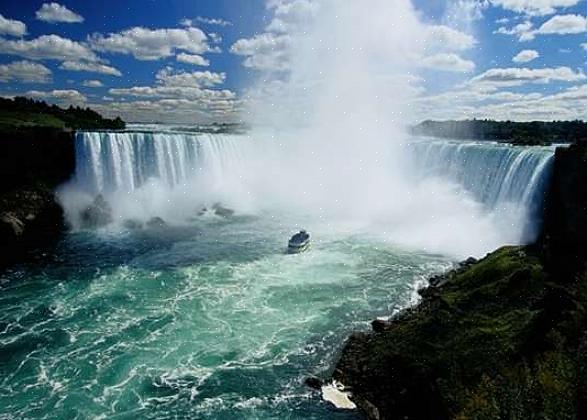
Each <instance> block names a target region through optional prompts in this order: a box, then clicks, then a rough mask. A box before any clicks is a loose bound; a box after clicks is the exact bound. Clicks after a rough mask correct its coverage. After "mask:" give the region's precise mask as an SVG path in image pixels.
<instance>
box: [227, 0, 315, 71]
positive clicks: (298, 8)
mask: <svg viewBox="0 0 587 420" xmlns="http://www.w3.org/2000/svg"><path fill="white" fill-rule="evenodd" d="M267 8H268V10H269V12H270V13H272V14H273V18H272V19H271V21H270V22H269V24H268V25H267V26H266V28H265V32H263V33H261V34H257V35H255V36H253V37H251V38H241V39H239V40H237V41H236V42H235V43H234V44H233V45H232V47H231V48H230V52H232V53H233V54H235V55H239V56H241V57H244V58H245V59H244V60H243V65H244V66H245V67H247V68H251V69H255V70H262V71H268V72H283V71H287V70H288V69H289V68H290V60H291V57H290V52H291V51H290V50H291V42H292V35H294V34H296V33H301V32H304V30H305V28H307V27H308V23H310V22H311V20H312V19H313V18H314V16H315V14H316V10H317V5H316V2H312V1H309V0H269V1H268V2H267Z"/></svg>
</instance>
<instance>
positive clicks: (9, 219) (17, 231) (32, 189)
mask: <svg viewBox="0 0 587 420" xmlns="http://www.w3.org/2000/svg"><path fill="white" fill-rule="evenodd" d="M0 149H1V153H0V243H1V244H2V251H1V252H0V266H2V265H4V264H6V263H9V262H12V261H16V260H18V259H19V258H20V257H22V256H23V254H24V253H26V251H28V250H30V249H34V248H35V247H39V246H41V245H43V244H45V243H47V242H48V241H49V242H50V241H52V240H54V239H55V238H56V237H57V236H58V235H59V234H60V233H61V232H62V231H63V230H64V221H63V211H62V209H61V207H60V206H59V204H58V203H57V202H56V200H55V196H54V193H53V191H54V189H55V187H56V186H57V185H59V184H61V183H62V182H65V181H66V180H67V179H69V177H70V176H71V175H72V174H73V171H74V168H75V146H74V133H73V132H72V131H68V130H60V129H51V128H26V129H24V128H21V129H10V130H4V131H2V132H0Z"/></svg>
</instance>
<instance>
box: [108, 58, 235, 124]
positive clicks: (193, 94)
mask: <svg viewBox="0 0 587 420" xmlns="http://www.w3.org/2000/svg"><path fill="white" fill-rule="evenodd" d="M155 78H156V83H155V85H154V86H132V87H128V88H112V89H109V91H108V93H109V94H110V95H112V96H113V97H123V99H125V98H127V99H130V100H127V101H120V100H119V101H113V103H111V104H109V105H108V108H109V110H108V113H112V112H114V113H118V114H119V115H122V116H124V117H126V118H127V119H128V120H130V121H133V120H137V119H141V120H143V121H144V120H153V121H162V122H165V121H169V122H171V121H173V122H177V121H191V122H193V121H212V120H215V119H216V120H218V119H220V120H228V119H234V118H236V116H235V115H236V114H235V113H236V110H237V107H238V104H239V101H238V100H237V98H236V94H235V93H234V92H232V91H231V90H228V89H220V88H218V87H219V85H222V84H223V83H224V82H225V80H226V74H224V73H214V72H210V71H195V72H174V71H173V70H172V69H171V68H169V67H168V68H165V69H163V70H161V71H159V72H158V73H157V74H156V76H155ZM134 98H141V100H133V99H134ZM139 110H140V113H139Z"/></svg>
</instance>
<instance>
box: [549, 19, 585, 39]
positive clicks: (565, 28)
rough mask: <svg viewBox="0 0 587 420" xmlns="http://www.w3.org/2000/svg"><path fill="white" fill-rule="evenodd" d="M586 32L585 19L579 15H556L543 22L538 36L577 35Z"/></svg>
mask: <svg viewBox="0 0 587 420" xmlns="http://www.w3.org/2000/svg"><path fill="white" fill-rule="evenodd" d="M582 32H587V18H585V17H584V16H580V15H558V16H553V17H552V18H551V19H549V20H548V21H546V22H544V23H543V24H542V26H541V27H540V29H539V30H538V33H540V34H559V35H565V34H579V33H582Z"/></svg>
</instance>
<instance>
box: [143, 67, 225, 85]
mask: <svg viewBox="0 0 587 420" xmlns="http://www.w3.org/2000/svg"><path fill="white" fill-rule="evenodd" d="M155 77H156V79H157V82H158V83H161V84H162V85H165V86H173V87H212V86H215V85H221V84H222V83H224V81H225V80H226V74H225V73H213V72H211V71H194V72H191V73H185V72H181V73H173V72H172V71H171V70H170V69H169V68H165V69H163V70H161V71H159V72H158V73H157V75H156V76H155Z"/></svg>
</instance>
